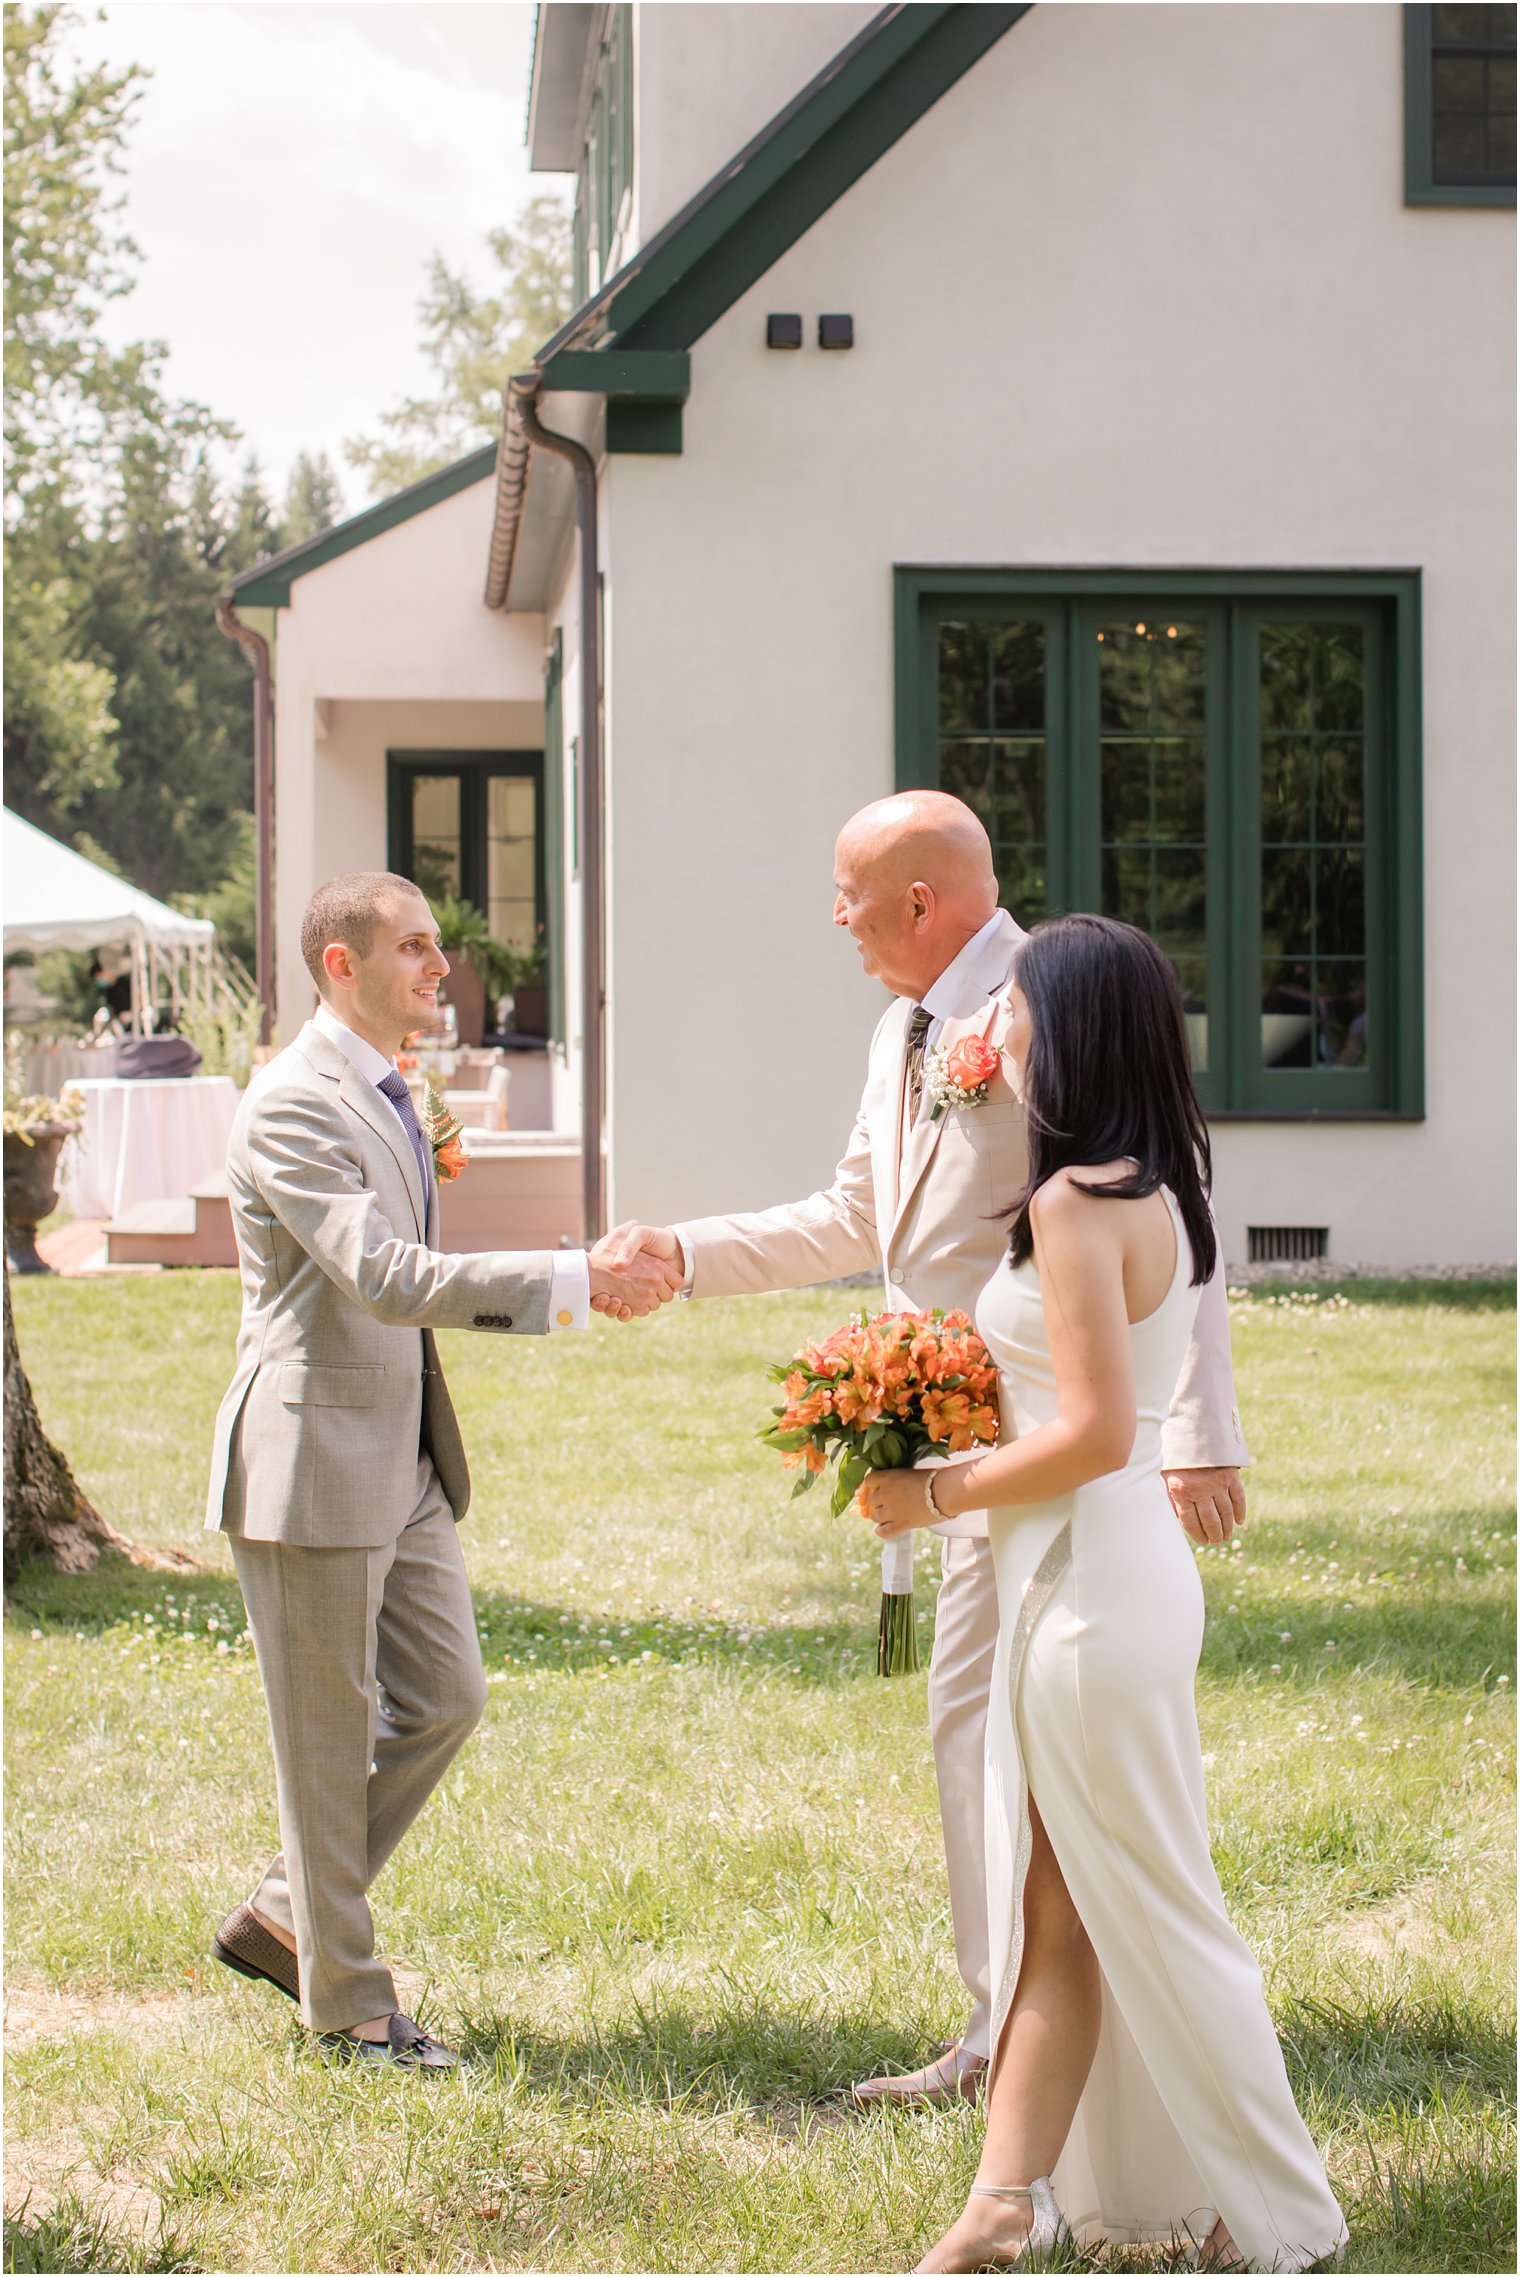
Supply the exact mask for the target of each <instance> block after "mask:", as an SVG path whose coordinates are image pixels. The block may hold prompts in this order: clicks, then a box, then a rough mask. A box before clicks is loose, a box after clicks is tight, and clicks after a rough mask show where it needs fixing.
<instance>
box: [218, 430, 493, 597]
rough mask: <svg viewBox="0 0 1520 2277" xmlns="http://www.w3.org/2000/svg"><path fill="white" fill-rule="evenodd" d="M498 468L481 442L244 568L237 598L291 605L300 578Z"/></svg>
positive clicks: (489, 449) (237, 583)
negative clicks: (405, 485)
mask: <svg viewBox="0 0 1520 2277" xmlns="http://www.w3.org/2000/svg"><path fill="white" fill-rule="evenodd" d="M495 472H496V445H495V444H494V443H486V444H483V445H482V447H481V448H480V449H479V450H478V451H471V453H470V454H469V456H468V458H463V459H455V461H454V462H453V464H452V466H444V467H440V468H439V469H438V472H437V473H436V474H428V475H424V476H423V478H422V480H421V482H414V483H412V484H410V485H409V486H408V488H407V489H405V490H398V491H397V492H396V494H395V496H394V497H392V498H382V499H381V501H380V503H379V505H378V506H367V507H366V508H365V509H364V512H363V513H362V514H353V515H350V517H349V519H348V520H347V521H346V522H335V523H334V524H333V526H332V528H331V529H330V530H319V531H318V532H317V535H316V536H315V537H314V538H306V539H304V540H303V542H302V543H301V544H300V545H298V546H287V547H286V549H285V551H284V553H277V554H275V555H274V556H273V557H272V558H271V559H270V560H268V561H261V562H259V563H258V564H257V565H256V566H255V567H254V568H252V569H245V570H244V572H243V574H242V576H241V577H235V578H234V579H233V581H232V594H233V597H234V599H235V600H237V601H238V602H240V603H241V604H242V605H243V606H244V607H247V608H251V609H284V608H288V607H289V605H290V588H291V586H292V585H293V584H294V582H295V580H296V579H297V578H298V577H305V576H306V575H307V574H308V573H309V572H310V571H311V570H313V569H322V568H324V567H325V566H326V564H327V563H328V562H330V561H336V560H337V559H338V558H339V556H340V555H341V554H345V553H352V551H353V549H354V547H355V546H362V545H368V543H369V541H370V539H371V538H379V537H383V536H384V535H385V532H386V531H387V530H394V529H396V528H398V527H399V525H400V524H401V523H402V522H409V521H410V520H411V518H412V516H413V515H414V514H425V513H426V512H427V510H428V508H429V507H430V506H441V505H442V504H443V501H444V500H445V499H446V498H453V497H454V496H455V495H456V494H457V493H458V492H459V491H461V490H468V489H469V488H470V485H471V484H472V483H476V482H484V481H485V480H486V478H487V477H488V476H489V475H493V474H494V473H495Z"/></svg>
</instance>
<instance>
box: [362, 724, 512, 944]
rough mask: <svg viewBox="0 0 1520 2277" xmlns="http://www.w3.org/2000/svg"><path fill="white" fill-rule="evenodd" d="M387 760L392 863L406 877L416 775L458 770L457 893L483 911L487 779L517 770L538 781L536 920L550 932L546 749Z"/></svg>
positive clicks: (404, 755)
mask: <svg viewBox="0 0 1520 2277" xmlns="http://www.w3.org/2000/svg"><path fill="white" fill-rule="evenodd" d="M385 759H386V817H387V833H386V835H387V839H388V844H389V852H388V856H387V859H388V863H389V866H390V868H391V869H393V870H395V871H396V872H397V874H398V875H399V876H401V877H404V878H409V877H410V876H411V875H412V871H413V852H414V849H413V845H412V799H411V787H412V783H413V781H414V780H415V778H416V777H417V776H418V775H457V776H458V778H459V823H460V846H459V894H460V899H461V900H463V901H468V902H473V903H474V905H475V907H476V908H477V909H479V910H481V911H484V910H486V909H487V908H488V906H489V902H488V897H487V891H486V835H487V831H486V817H487V807H486V801H487V795H488V794H487V788H486V786H487V784H488V783H489V782H490V780H491V778H492V777H493V776H497V775H517V776H523V777H526V778H527V779H528V780H529V781H531V782H532V783H533V784H534V785H535V789H536V798H535V807H534V813H535V819H536V823H537V829H536V832H535V838H536V844H535V846H534V850H533V899H534V903H535V905H536V907H537V910H538V921H539V923H540V924H541V925H542V926H543V927H544V937H545V939H546V940H548V939H549V938H550V934H549V917H550V908H549V899H548V880H547V860H546V839H547V828H546V819H547V818H546V814H545V797H544V754H543V753H542V751H388V752H387V753H386V755H385Z"/></svg>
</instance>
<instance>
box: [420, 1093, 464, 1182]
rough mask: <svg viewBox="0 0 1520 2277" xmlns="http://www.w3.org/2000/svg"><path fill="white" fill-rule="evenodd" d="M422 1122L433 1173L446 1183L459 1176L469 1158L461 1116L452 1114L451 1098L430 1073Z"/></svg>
mask: <svg viewBox="0 0 1520 2277" xmlns="http://www.w3.org/2000/svg"><path fill="white" fill-rule="evenodd" d="M422 1123H423V1128H424V1130H425V1131H426V1132H427V1139H428V1145H429V1146H430V1147H431V1148H432V1150H433V1175H434V1177H435V1178H436V1179H437V1180H438V1182H439V1184H440V1185H444V1184H446V1183H447V1181H448V1180H449V1179H450V1178H457V1177H458V1176H459V1174H460V1172H461V1171H462V1170H463V1169H464V1168H465V1165H466V1164H467V1163H468V1161H469V1159H470V1158H469V1156H468V1155H467V1154H466V1153H465V1150H464V1127H463V1125H462V1124H461V1122H460V1121H459V1118H458V1116H457V1115H454V1114H451V1113H450V1111H449V1104H448V1101H447V1100H446V1099H445V1098H444V1096H443V1093H442V1091H440V1089H439V1088H438V1085H437V1084H436V1083H435V1082H434V1080H433V1078H432V1077H431V1076H429V1077H428V1079H427V1106H426V1109H425V1110H424V1113H423V1117H422Z"/></svg>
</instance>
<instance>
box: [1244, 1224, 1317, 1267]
mask: <svg viewBox="0 0 1520 2277" xmlns="http://www.w3.org/2000/svg"><path fill="white" fill-rule="evenodd" d="M1246 1238H1247V1240H1248V1241H1249V1242H1250V1245H1251V1253H1250V1263H1251V1264H1253V1265H1284V1264H1289V1265H1307V1264H1309V1263H1311V1262H1312V1261H1313V1260H1315V1259H1317V1258H1322V1257H1328V1256H1329V1254H1330V1228H1329V1227H1328V1226H1327V1225H1249V1226H1247V1227H1246Z"/></svg>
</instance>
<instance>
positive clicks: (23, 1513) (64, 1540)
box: [5, 1266, 195, 1576]
mask: <svg viewBox="0 0 1520 2277" xmlns="http://www.w3.org/2000/svg"><path fill="white" fill-rule="evenodd" d="M102 1550H110V1551H114V1552H115V1553H116V1554H117V1555H118V1556H120V1557H124V1558H130V1559H131V1561H132V1563H133V1564H134V1565H143V1566H157V1567H160V1568H162V1569H165V1570H167V1571H170V1572H176V1573H178V1572H189V1571H193V1570H194V1566H195V1560H194V1559H193V1558H189V1557H186V1556H185V1555H184V1553H183V1552H182V1551H179V1550H169V1551H164V1552H160V1551H158V1550H150V1549H145V1548H144V1547H143V1546H142V1545H141V1544H140V1543H137V1542H129V1541H128V1540H127V1538H126V1536H125V1535H124V1534H118V1533H117V1531H116V1528H115V1527H114V1526H113V1525H112V1524H111V1523H110V1521H109V1519H106V1518H102V1516H101V1515H100V1512H99V1511H98V1510H97V1509H96V1508H95V1507H94V1505H93V1504H92V1503H90V1502H89V1501H87V1500H86V1498H85V1496H84V1495H83V1494H82V1493H81V1492H80V1490H79V1486H78V1484H77V1482H76V1480H75V1477H74V1474H73V1472H72V1471H71V1470H70V1469H69V1466H68V1464H67V1463H66V1462H65V1461H64V1458H63V1456H62V1455H61V1454H60V1453H59V1452H58V1449H57V1448H56V1447H55V1446H54V1445H53V1442H52V1440H51V1439H49V1437H48V1435H47V1433H46V1432H45V1431H44V1430H43V1428H42V1418H41V1417H40V1416H39V1415H38V1413H37V1402H36V1401H35V1399H34V1398H33V1397H32V1387H31V1385H30V1383H29V1382H28V1381H27V1375H26V1370H25V1369H24V1368H23V1367H22V1365H21V1353H20V1350H19V1348H18V1346H17V1343H16V1324H15V1322H14V1320H13V1319H12V1317H11V1276H10V1268H9V1266H7V1267H6V1270H5V1571H6V1574H7V1576H9V1575H10V1574H12V1573H13V1572H14V1571H15V1570H16V1569H17V1568H18V1567H20V1566H23V1565H25V1564H26V1563H28V1561H29V1560H32V1559H40V1560H41V1561H43V1562H44V1563H46V1564H48V1565H52V1566H57V1567H58V1568H59V1569H60V1570H61V1571H62V1572H64V1573H87V1572H88V1571H89V1569H90V1567H91V1566H93V1565H94V1564H95V1563H96V1561H97V1560H98V1558H99V1556H100V1553H101V1551H102Z"/></svg>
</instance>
